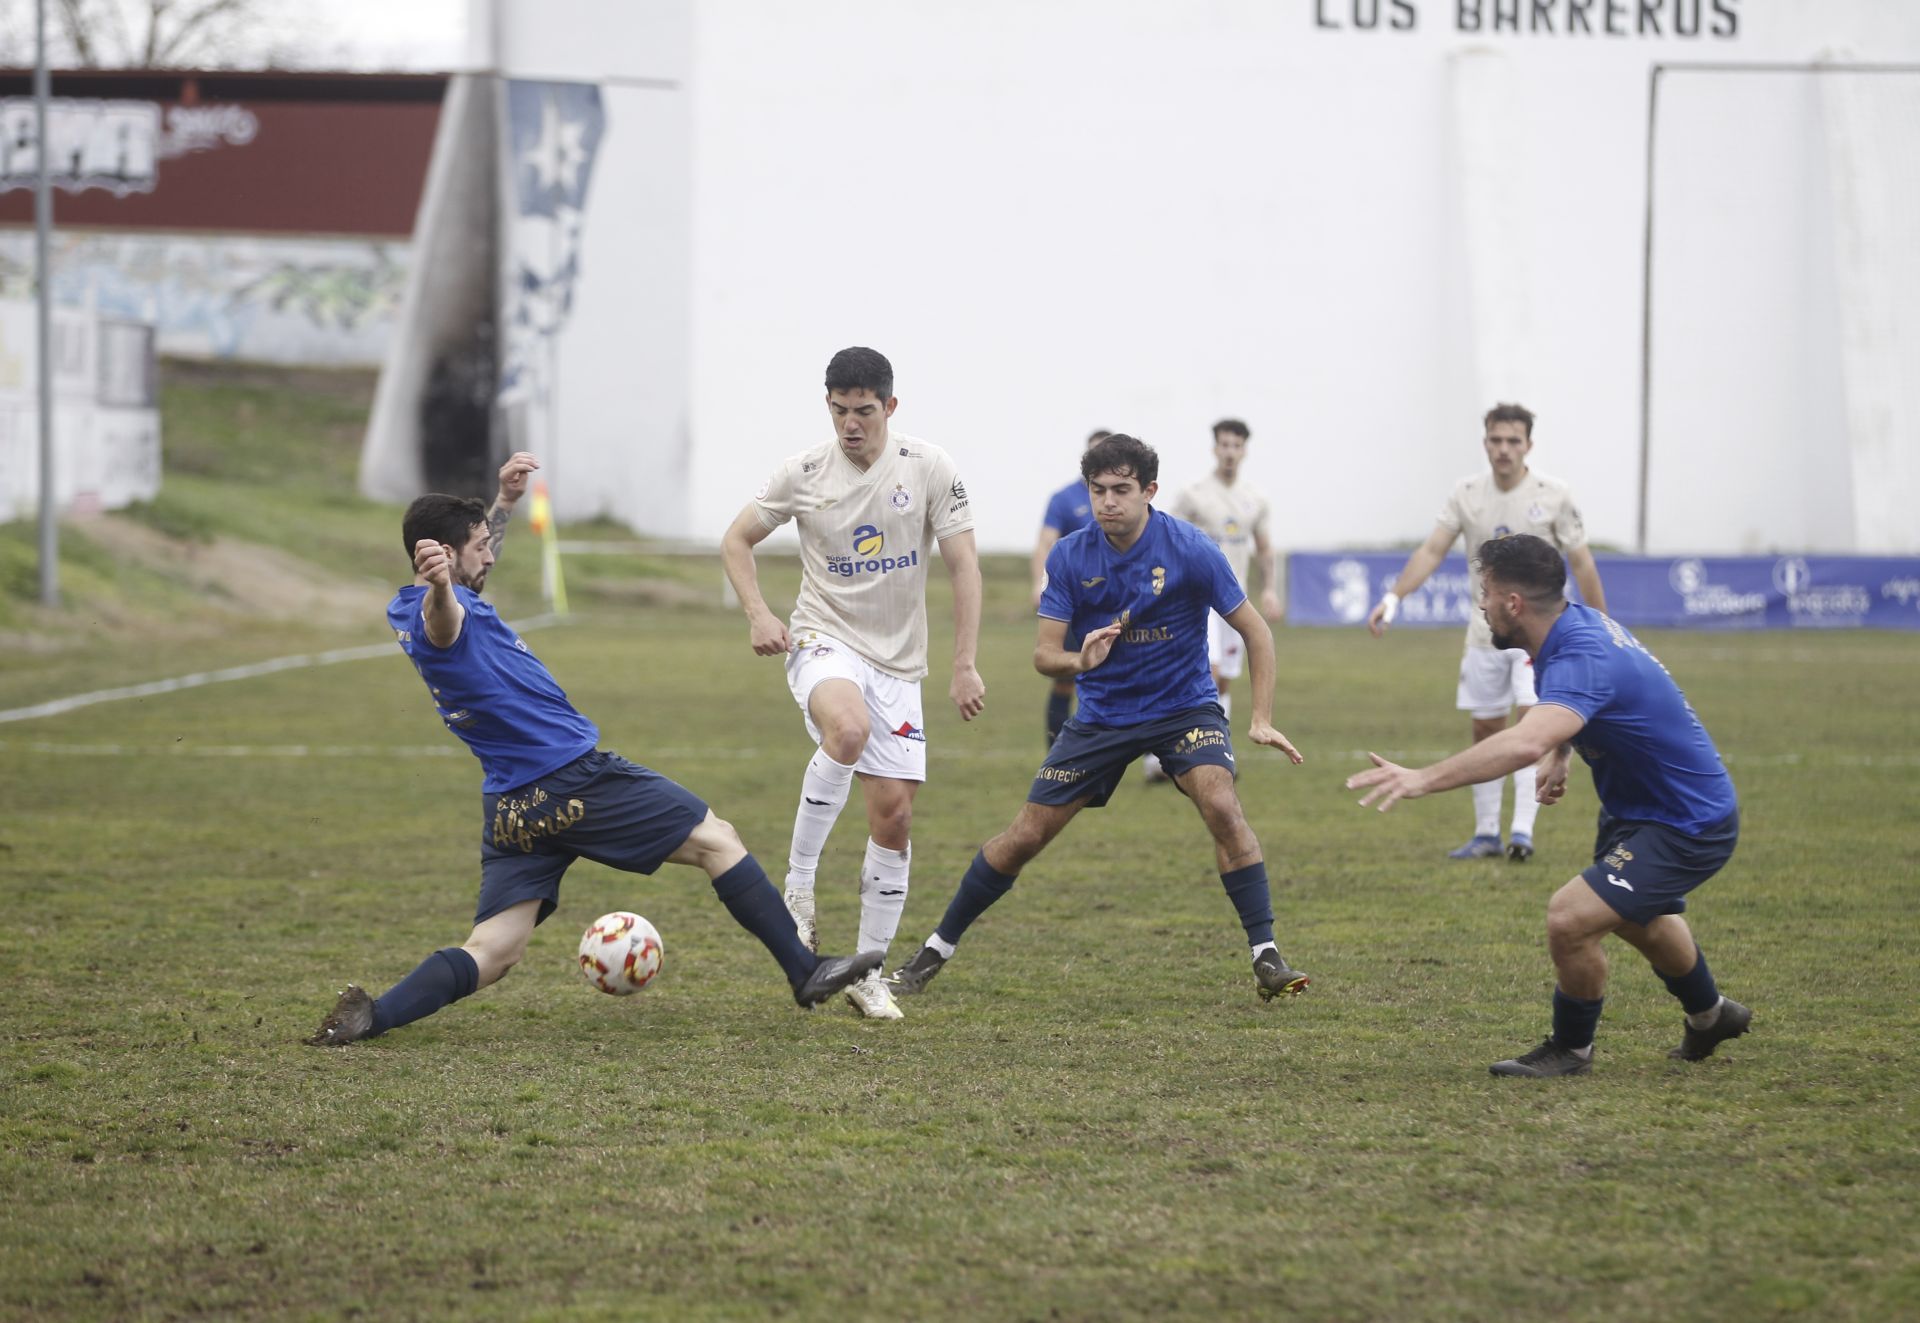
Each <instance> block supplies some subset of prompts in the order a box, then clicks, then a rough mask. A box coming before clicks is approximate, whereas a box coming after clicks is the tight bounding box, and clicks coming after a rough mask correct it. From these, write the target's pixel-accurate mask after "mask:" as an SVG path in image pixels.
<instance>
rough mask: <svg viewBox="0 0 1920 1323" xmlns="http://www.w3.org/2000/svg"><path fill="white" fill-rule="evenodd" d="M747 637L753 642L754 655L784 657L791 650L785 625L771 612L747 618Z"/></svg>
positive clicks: (791, 642) (791, 646) (791, 643)
mask: <svg viewBox="0 0 1920 1323" xmlns="http://www.w3.org/2000/svg"><path fill="white" fill-rule="evenodd" d="M747 638H748V641H749V642H751V643H752V644H753V655H754V656H756V657H784V656H785V655H786V654H787V653H789V652H791V651H792V650H793V640H792V639H790V638H788V637H787V627H786V625H785V624H784V623H782V621H781V619H780V617H778V616H776V615H774V614H773V613H772V612H767V613H766V614H765V615H762V616H759V617H753V616H749V617H748V618H747Z"/></svg>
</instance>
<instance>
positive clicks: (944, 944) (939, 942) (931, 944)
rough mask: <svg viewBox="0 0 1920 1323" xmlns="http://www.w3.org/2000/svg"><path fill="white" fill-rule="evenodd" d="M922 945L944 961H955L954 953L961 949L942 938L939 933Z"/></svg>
mask: <svg viewBox="0 0 1920 1323" xmlns="http://www.w3.org/2000/svg"><path fill="white" fill-rule="evenodd" d="M922 945H923V946H925V947H926V948H927V949H928V950H930V951H932V952H933V953H934V954H935V955H937V956H939V957H940V958H941V959H942V960H951V959H953V953H954V952H955V951H957V950H958V949H959V948H958V947H956V946H955V945H954V944H953V943H952V942H949V941H948V940H947V939H946V938H944V937H942V936H941V935H940V934H939V933H934V934H933V935H932V936H931V937H929V938H927V940H926V941H925V942H923V943H922Z"/></svg>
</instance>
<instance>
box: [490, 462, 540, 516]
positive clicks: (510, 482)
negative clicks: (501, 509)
mask: <svg viewBox="0 0 1920 1323" xmlns="http://www.w3.org/2000/svg"><path fill="white" fill-rule="evenodd" d="M539 467H540V461H539V460H537V459H535V458H534V457H533V456H532V455H529V454H528V453H527V452H526V451H524V450H516V451H514V452H513V453H512V454H511V455H509V456H507V462H506V463H504V464H502V465H501V466H500V494H499V496H498V497H496V498H495V499H496V502H497V503H498V504H500V505H512V504H514V502H516V501H518V500H519V499H520V498H521V497H522V496H525V495H526V494H527V484H528V483H529V482H530V481H532V478H533V471H534V470H535V469H537V468H539Z"/></svg>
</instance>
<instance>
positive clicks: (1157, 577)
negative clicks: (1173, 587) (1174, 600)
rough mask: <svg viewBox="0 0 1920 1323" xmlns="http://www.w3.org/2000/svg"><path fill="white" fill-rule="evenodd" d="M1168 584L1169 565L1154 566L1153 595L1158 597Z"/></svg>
mask: <svg viewBox="0 0 1920 1323" xmlns="http://www.w3.org/2000/svg"><path fill="white" fill-rule="evenodd" d="M1166 586H1167V567H1166V566H1164V565H1156V566H1154V567H1153V595H1154V596H1155V597H1158V596H1159V595H1160V594H1161V592H1162V591H1163V590H1164V589H1165V588H1166Z"/></svg>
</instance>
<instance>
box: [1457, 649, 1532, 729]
mask: <svg viewBox="0 0 1920 1323" xmlns="http://www.w3.org/2000/svg"><path fill="white" fill-rule="evenodd" d="M1538 701H1539V700H1538V698H1536V697H1535V695H1534V692H1533V662H1532V660H1531V659H1529V658H1528V656H1527V653H1526V650H1525V649H1524V648H1508V649H1506V650H1505V651H1504V652H1503V651H1501V650H1500V649H1499V648H1468V649H1467V650H1466V652H1465V653H1464V654H1462V656H1461V658H1460V687H1459V689H1458V690H1456V691H1455V693H1454V696H1453V705H1454V706H1455V707H1457V708H1459V709H1460V710H1461V711H1462V712H1466V713H1470V714H1471V715H1473V716H1474V717H1477V718H1479V719H1480V720H1482V721H1489V720H1491V719H1493V718H1494V717H1504V716H1506V715H1507V709H1508V708H1511V707H1516V706H1518V707H1532V706H1533V705H1534V704H1535V703H1536V702H1538Z"/></svg>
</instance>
